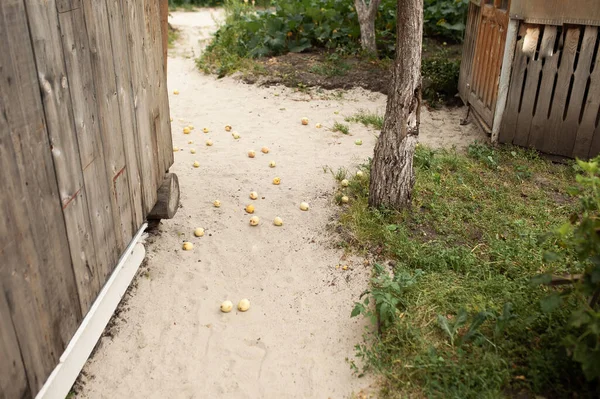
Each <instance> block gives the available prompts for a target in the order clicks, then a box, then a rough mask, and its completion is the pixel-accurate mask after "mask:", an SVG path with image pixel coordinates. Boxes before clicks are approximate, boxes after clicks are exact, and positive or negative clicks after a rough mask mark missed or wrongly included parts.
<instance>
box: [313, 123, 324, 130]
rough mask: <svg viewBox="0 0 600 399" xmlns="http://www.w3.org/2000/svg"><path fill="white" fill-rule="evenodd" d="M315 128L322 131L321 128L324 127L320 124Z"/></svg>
mask: <svg viewBox="0 0 600 399" xmlns="http://www.w3.org/2000/svg"><path fill="white" fill-rule="evenodd" d="M315 127H316V128H317V129H320V128H322V127H323V125H321V124H320V123H317V124H316V125H315Z"/></svg>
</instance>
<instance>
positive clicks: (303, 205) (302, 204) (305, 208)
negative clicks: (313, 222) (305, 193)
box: [300, 202, 309, 211]
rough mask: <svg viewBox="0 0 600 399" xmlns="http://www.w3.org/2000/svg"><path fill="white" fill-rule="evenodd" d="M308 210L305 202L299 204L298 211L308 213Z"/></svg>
mask: <svg viewBox="0 0 600 399" xmlns="http://www.w3.org/2000/svg"><path fill="white" fill-rule="evenodd" d="M308 208H309V206H308V203H307V202H301V203H300V210H302V211H308Z"/></svg>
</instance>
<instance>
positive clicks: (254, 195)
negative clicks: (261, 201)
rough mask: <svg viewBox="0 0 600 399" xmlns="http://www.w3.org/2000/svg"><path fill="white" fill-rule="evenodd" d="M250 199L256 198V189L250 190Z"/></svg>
mask: <svg viewBox="0 0 600 399" xmlns="http://www.w3.org/2000/svg"><path fill="white" fill-rule="evenodd" d="M250 199H253V200H255V199H258V193H257V192H256V191H252V192H251V193H250Z"/></svg>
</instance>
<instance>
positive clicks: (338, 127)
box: [331, 122, 350, 134]
mask: <svg viewBox="0 0 600 399" xmlns="http://www.w3.org/2000/svg"><path fill="white" fill-rule="evenodd" d="M331 130H332V131H334V132H340V133H343V134H350V126H348V125H346V124H344V123H340V122H335V123H334V124H333V127H332V128H331Z"/></svg>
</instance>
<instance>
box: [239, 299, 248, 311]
mask: <svg viewBox="0 0 600 399" xmlns="http://www.w3.org/2000/svg"><path fill="white" fill-rule="evenodd" d="M248 309H250V301H249V300H247V299H245V298H244V299H242V300H241V301H240V302H239V303H238V310H239V311H240V312H245V311H247V310H248Z"/></svg>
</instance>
